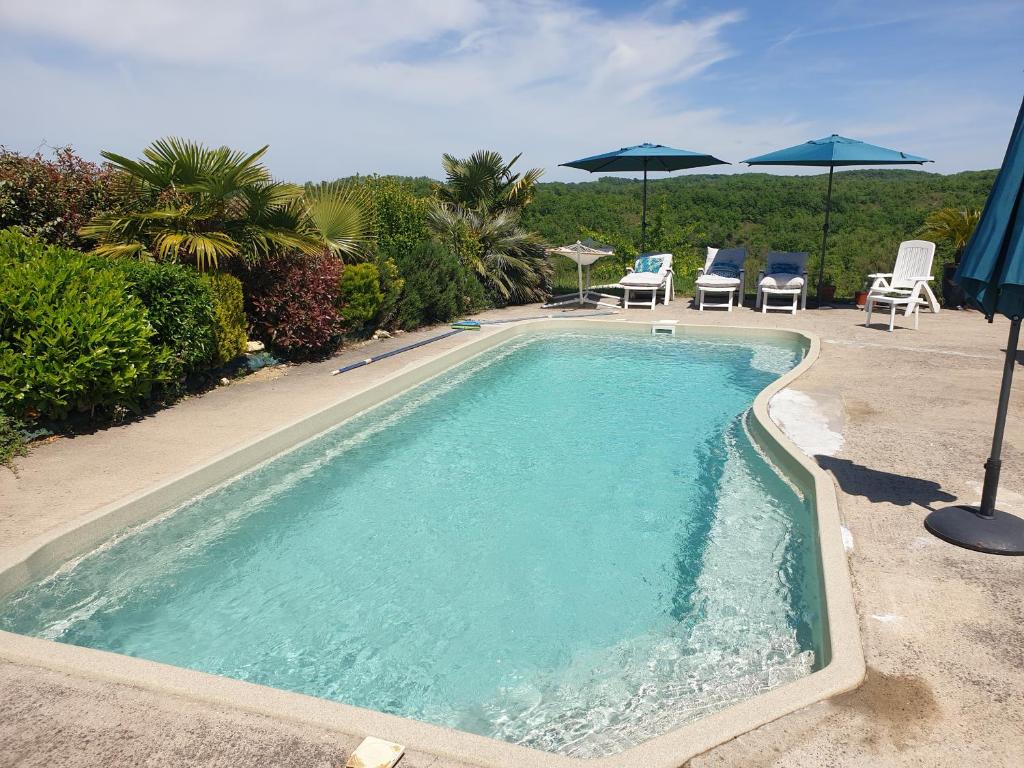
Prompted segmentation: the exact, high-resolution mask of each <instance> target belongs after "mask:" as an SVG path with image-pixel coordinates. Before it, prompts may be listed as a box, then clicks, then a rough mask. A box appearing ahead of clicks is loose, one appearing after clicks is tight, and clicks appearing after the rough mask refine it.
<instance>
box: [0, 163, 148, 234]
mask: <svg viewBox="0 0 1024 768" xmlns="http://www.w3.org/2000/svg"><path fill="white" fill-rule="evenodd" d="M125 181H126V180H125V179H123V178H121V177H120V176H118V175H117V174H115V173H114V172H113V171H111V170H110V169H109V168H104V167H101V166H98V165H96V164H95V163H90V162H88V161H86V160H83V159H82V158H80V157H79V156H78V155H76V154H75V153H74V151H73V150H72V149H71V148H70V147H62V148H58V149H55V150H54V151H53V159H47V158H45V157H43V155H41V154H39V153H36V154H35V155H31V156H27V155H20V154H18V153H17V152H10V151H8V150H6V149H4V148H2V147H0V229H5V228H7V227H11V226H14V227H17V228H18V229H19V230H20V231H21V232H22V233H24V234H26V235H29V236H31V237H38V238H39V239H40V240H43V241H45V242H48V243H53V244H55V245H61V246H65V247H73V248H78V247H82V246H83V245H84V241H83V240H82V238H81V237H80V236H79V234H78V229H79V227H81V226H82V225H83V224H85V223H86V222H88V221H89V219H90V218H91V217H92V216H93V214H94V213H98V212H100V211H107V210H112V209H121V208H125V207H126V206H128V205H129V200H130V199H131V190H130V189H129V188H128V187H127V185H126V183H125Z"/></svg>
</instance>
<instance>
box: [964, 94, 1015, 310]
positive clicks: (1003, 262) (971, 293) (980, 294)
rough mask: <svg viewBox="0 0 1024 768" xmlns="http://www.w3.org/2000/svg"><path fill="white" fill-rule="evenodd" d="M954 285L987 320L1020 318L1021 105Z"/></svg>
mask: <svg viewBox="0 0 1024 768" xmlns="http://www.w3.org/2000/svg"><path fill="white" fill-rule="evenodd" d="M955 280H956V282H957V283H959V284H960V287H961V288H963V289H964V292H965V293H966V294H967V296H968V298H970V299H971V300H972V301H973V302H974V303H975V304H976V305H977V306H979V307H981V309H982V311H983V312H984V313H985V316H986V317H988V318H989V319H991V318H992V317H993V316H994V315H995V314H997V313H998V314H1002V315H1006V316H1007V317H1009V318H1010V319H1014V318H1018V319H1019V318H1022V317H1024V104H1021V109H1020V112H1019V113H1018V114H1017V123H1016V125H1014V128H1013V135H1012V136H1011V137H1010V145H1009V146H1008V147H1007V149H1006V157H1005V158H1004V159H1003V165H1002V167H1001V168H1000V169H999V175H998V176H996V180H995V183H994V184H993V185H992V191H991V192H990V193H989V196H988V201H987V202H986V203H985V210H984V211H983V212H982V214H981V219H980V220H979V221H978V226H977V228H976V229H975V230H974V235H973V236H972V237H971V241H970V242H969V243H968V244H967V249H966V250H965V251H964V255H963V258H962V259H961V260H960V267H959V269H957V272H956V278H955Z"/></svg>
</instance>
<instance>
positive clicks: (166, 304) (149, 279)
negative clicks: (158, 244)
mask: <svg viewBox="0 0 1024 768" xmlns="http://www.w3.org/2000/svg"><path fill="white" fill-rule="evenodd" d="M106 263H107V264H109V265H110V268H111V269H117V270H119V271H120V272H121V274H123V275H124V277H125V280H126V282H127V286H128V292H129V293H130V294H131V295H132V296H134V297H135V298H137V299H138V300H139V301H141V302H142V305H143V306H144V307H145V308H146V316H147V317H148V318H149V322H150V324H151V325H152V326H153V330H155V331H156V336H155V337H154V338H153V343H155V344H161V345H163V346H165V347H167V349H168V350H169V351H170V353H171V358H172V361H173V362H172V367H171V371H170V375H171V376H172V377H173V378H179V377H181V376H182V375H190V374H194V373H197V372H199V371H201V370H204V369H206V368H208V367H210V365H211V363H212V362H213V360H214V358H215V357H216V353H217V316H216V313H215V312H214V299H213V292H212V291H211V290H210V286H209V284H208V283H207V282H206V281H205V280H203V277H202V275H200V274H199V273H198V272H196V271H195V270H194V269H191V268H189V267H184V266H181V265H178V264H156V263H154V262H147V261H113V262H106Z"/></svg>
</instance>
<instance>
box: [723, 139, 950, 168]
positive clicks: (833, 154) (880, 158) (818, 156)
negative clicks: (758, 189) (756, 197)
mask: <svg viewBox="0 0 1024 768" xmlns="http://www.w3.org/2000/svg"><path fill="white" fill-rule="evenodd" d="M743 162H744V163H746V164H747V165H809V166H818V167H830V168H839V167H843V166H850V165H920V164H921V163H930V162H932V161H931V160H928V159H926V158H923V157H918V156H917V155H910V154H907V153H906V152H900V151H899V150H895V149H886V148H885V147H879V146H876V145H874V144H868V143H867V142H866V141H858V140H857V139H848V138H846V137H845V136H840V135H839V134H838V133H833V134H832V135H831V136H826V137H825V138H824V139H814V140H813V141H807V142H804V143H803V144H797V145H796V146H795V147H786V149H780V150H778V151H776V152H769V153H768V154H767V155H758V156H757V157H751V158H750V159H748V160H744V161H743Z"/></svg>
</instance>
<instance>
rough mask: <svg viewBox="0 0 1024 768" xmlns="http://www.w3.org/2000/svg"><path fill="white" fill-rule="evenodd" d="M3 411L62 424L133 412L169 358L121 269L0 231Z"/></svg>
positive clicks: (165, 374)
mask: <svg viewBox="0 0 1024 768" xmlns="http://www.w3.org/2000/svg"><path fill="white" fill-rule="evenodd" d="M0 274H3V280H2V281H0V411H3V412H4V413H6V414H8V415H10V416H13V417H14V418H29V419H34V418H44V419H60V418H63V417H65V416H67V415H68V414H69V413H72V412H83V411H85V412H94V411H95V409H102V410H104V411H113V410H114V409H116V408H129V409H137V408H138V407H139V406H140V405H141V403H142V402H143V401H144V400H145V398H146V397H147V396H148V395H149V393H150V391H151V389H152V387H153V385H154V384H155V383H160V382H164V381H166V380H167V377H168V372H169V370H170V369H169V363H170V360H171V356H170V354H169V353H168V352H167V350H166V349H165V348H163V347H162V346H161V345H157V344H154V343H153V338H154V336H155V335H156V334H155V332H154V329H153V326H152V325H151V324H150V322H149V320H148V318H147V316H146V309H145V307H144V306H143V304H142V302H141V301H139V300H138V299H137V298H135V296H133V295H131V294H130V293H129V287H128V283H127V280H126V278H125V276H124V274H123V273H122V272H121V271H120V270H113V269H107V268H104V266H103V265H102V264H101V263H99V262H98V261H97V260H96V259H95V258H93V257H89V256H84V255H83V254H81V253H79V252H77V251H72V250H68V249H64V248H58V247H55V246H45V245H43V244H41V243H39V242H37V241H34V240H30V239H28V238H26V237H25V236H23V235H21V234H19V233H18V232H15V231H14V230H5V231H3V232H0Z"/></svg>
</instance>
